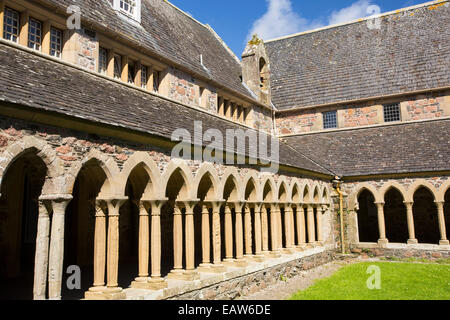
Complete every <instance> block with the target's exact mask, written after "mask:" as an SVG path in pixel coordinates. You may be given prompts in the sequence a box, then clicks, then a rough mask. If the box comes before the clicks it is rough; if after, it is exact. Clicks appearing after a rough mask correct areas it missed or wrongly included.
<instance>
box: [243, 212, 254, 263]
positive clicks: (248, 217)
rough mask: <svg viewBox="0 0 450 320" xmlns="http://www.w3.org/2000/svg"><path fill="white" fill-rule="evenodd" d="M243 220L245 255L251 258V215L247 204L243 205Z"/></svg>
mask: <svg viewBox="0 0 450 320" xmlns="http://www.w3.org/2000/svg"><path fill="white" fill-rule="evenodd" d="M244 221H245V257H246V258H252V256H253V247H252V246H253V239H252V216H251V208H250V207H249V206H248V205H245V206H244Z"/></svg>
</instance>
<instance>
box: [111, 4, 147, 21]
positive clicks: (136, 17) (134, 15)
mask: <svg viewBox="0 0 450 320" xmlns="http://www.w3.org/2000/svg"><path fill="white" fill-rule="evenodd" d="M126 1H130V0H113V7H114V9H115V10H117V11H118V12H120V13H122V14H124V15H125V16H127V17H129V18H132V19H134V20H136V21H137V22H139V23H141V0H131V1H134V2H135V3H136V5H135V7H134V12H133V13H131V12H130V11H129V10H128V11H127V10H125V9H123V8H122V4H123V3H125V2H126ZM128 5H129V4H128Z"/></svg>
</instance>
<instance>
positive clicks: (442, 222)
mask: <svg viewBox="0 0 450 320" xmlns="http://www.w3.org/2000/svg"><path fill="white" fill-rule="evenodd" d="M436 206H437V211H438V222H439V232H440V235H441V241H440V243H441V244H448V239H447V230H446V229H445V215H444V202H436Z"/></svg>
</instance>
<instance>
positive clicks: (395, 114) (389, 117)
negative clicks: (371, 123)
mask: <svg viewBox="0 0 450 320" xmlns="http://www.w3.org/2000/svg"><path fill="white" fill-rule="evenodd" d="M383 110H384V121H385V122H394V121H400V103H393V104H386V105H384V106H383Z"/></svg>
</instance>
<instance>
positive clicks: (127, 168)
mask: <svg viewBox="0 0 450 320" xmlns="http://www.w3.org/2000/svg"><path fill="white" fill-rule="evenodd" d="M139 167H141V168H142V169H143V170H145V172H146V173H147V175H148V177H149V178H150V180H149V183H148V185H147V187H146V188H145V191H144V193H143V195H142V198H145V199H146V200H149V199H164V194H162V192H161V187H160V185H161V174H160V171H159V169H158V166H157V165H156V163H155V161H153V159H152V158H151V157H150V155H149V154H148V153H146V152H142V151H139V152H136V153H135V154H133V155H132V156H131V157H130V158H129V159H128V160H127V161H126V162H125V163H124V165H123V168H122V172H121V173H120V177H119V178H118V179H117V182H118V187H117V191H118V194H119V195H125V188H126V185H127V181H128V179H129V178H130V175H131V173H132V172H133V170H135V169H136V168H139Z"/></svg>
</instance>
